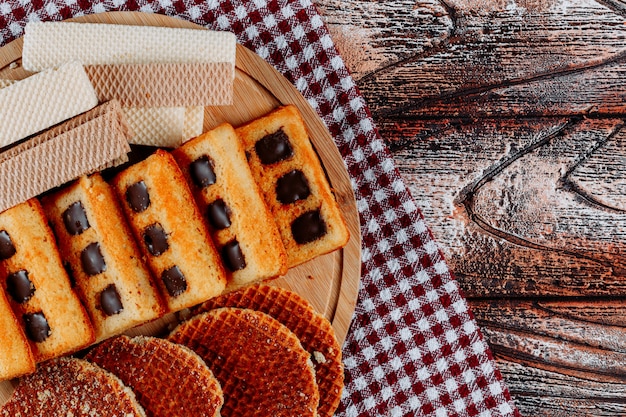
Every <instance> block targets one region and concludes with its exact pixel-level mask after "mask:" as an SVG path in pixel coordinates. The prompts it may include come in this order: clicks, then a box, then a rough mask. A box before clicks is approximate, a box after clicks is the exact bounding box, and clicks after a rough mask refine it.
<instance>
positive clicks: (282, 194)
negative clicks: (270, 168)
mask: <svg viewBox="0 0 626 417" xmlns="http://www.w3.org/2000/svg"><path fill="white" fill-rule="evenodd" d="M309 195H311V190H310V189H309V182H308V181H307V179H306V177H305V176H304V173H303V172H302V171H300V170H298V169H294V170H293V171H290V172H288V173H286V174H285V175H283V176H282V177H280V178H279V179H278V181H277V182H276V198H277V199H278V201H280V202H281V203H283V204H291V203H295V202H296V201H298V200H305V199H306V198H307V197H308V196H309Z"/></svg>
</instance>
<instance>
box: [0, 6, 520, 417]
mask: <svg viewBox="0 0 626 417" xmlns="http://www.w3.org/2000/svg"><path fill="white" fill-rule="evenodd" d="M114 10H116V11H117V10H132V11H143V12H149V13H161V14H165V15H169V16H176V17H179V18H182V19H185V20H189V21H191V22H194V23H197V24H200V25H202V26H205V27H207V28H210V29H216V30H227V31H232V32H234V33H236V34H237V37H238V41H239V42H240V43H241V44H243V45H245V46H246V47H248V48H250V49H252V50H254V51H255V52H256V53H257V54H258V55H260V56H261V57H262V58H264V59H265V60H267V61H268V62H269V63H270V64H272V65H273V66H275V67H276V68H277V69H278V70H279V71H280V72H281V73H283V75H285V77H287V79H289V80H290V81H291V82H293V83H294V85H295V86H296V87H297V88H298V90H300V92H301V93H302V94H303V95H304V96H305V97H306V98H307V99H308V101H309V103H310V104H311V105H312V106H313V108H314V109H315V110H316V111H317V112H318V114H319V115H320V116H321V117H322V119H323V120H324V122H325V123H326V125H327V126H328V129H329V130H330V132H331V134H332V135H333V137H334V139H335V142H336V144H337V146H338V148H339V150H340V152H341V154H342V156H343V158H344V161H345V164H346V167H347V169H348V172H349V174H350V177H351V179H352V186H353V188H354V190H355V194H356V198H357V205H358V210H359V214H360V217H361V233H362V239H363V248H362V253H363V267H362V271H363V275H362V281H361V286H360V291H359V301H358V305H357V309H356V312H355V315H354V318H353V322H352V326H351V330H350V333H349V335H348V338H347V340H346V343H345V345H344V361H345V365H346V388H345V391H344V396H343V400H342V403H341V405H340V409H339V410H338V411H337V416H351V417H356V416H359V417H360V416H420V415H428V416H431V415H432V416H453V415H458V416H516V415H519V413H518V411H517V409H516V408H515V406H514V404H513V402H512V400H511V398H510V395H509V392H508V390H507V388H506V386H505V384H504V383H503V381H502V376H501V374H500V373H499V371H498V370H497V368H496V366H495V362H494V360H493V357H492V355H491V352H490V350H489V348H488V346H487V344H486V343H485V341H484V339H483V338H482V335H481V333H480V330H479V329H478V328H477V326H476V322H475V321H474V319H473V317H472V315H471V312H470V311H469V310H468V306H467V303H466V301H465V299H464V298H463V295H462V293H461V291H460V289H459V287H458V285H457V283H456V281H455V280H454V278H453V276H452V274H451V273H450V271H449V270H448V267H447V265H446V262H445V260H444V259H443V257H442V254H441V252H440V250H439V248H438V247H437V244H436V243H435V241H434V240H433V237H432V235H431V233H430V231H429V229H428V227H427V225H426V223H425V221H424V218H423V217H422V215H421V213H420V211H419V209H418V208H417V206H416V204H415V203H414V201H413V200H412V198H411V196H410V195H409V192H408V189H407V187H406V186H405V184H404V182H403V181H402V179H401V177H400V175H399V173H398V172H397V170H396V168H395V166H394V163H393V160H392V159H391V157H390V155H389V152H388V150H387V148H386V146H385V144H384V142H383V140H382V139H381V137H380V136H379V134H378V132H377V131H376V128H375V126H374V123H373V121H372V118H371V115H370V114H369V111H368V108H367V106H366V103H365V102H364V100H363V98H362V97H361V95H360V94H359V92H358V89H357V87H356V85H355V83H354V81H353V79H352V78H351V77H350V74H349V73H348V70H347V69H346V67H345V65H344V62H343V60H342V58H341V56H340V55H339V53H338V52H337V50H336V49H335V46H334V44H333V41H332V39H331V37H330V35H329V33H328V30H327V28H326V27H325V25H324V22H323V20H322V17H321V16H320V15H319V13H318V12H317V9H316V8H315V6H314V4H312V3H311V1H309V0H298V1H265V0H252V1H240V0H232V1H217V0H209V1H167V0H160V1H132V0H131V1H121V0H113V1H104V2H88V1H84V0H65V1H59V0H57V1H47V2H44V1H32V2H24V1H10V2H3V3H0V28H1V29H0V35H1V36H2V42H3V44H6V43H7V42H9V41H11V40H13V39H15V38H16V37H19V36H21V35H22V34H23V28H24V25H25V23H26V22H27V21H29V20H63V19H67V18H70V17H75V16H79V15H82V14H91V13H100V12H107V11H114Z"/></svg>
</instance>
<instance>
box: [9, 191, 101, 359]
mask: <svg viewBox="0 0 626 417" xmlns="http://www.w3.org/2000/svg"><path fill="white" fill-rule="evenodd" d="M0 231H1V232H0V239H1V240H2V246H3V249H2V252H3V254H2V258H3V259H2V261H0V282H2V286H3V290H5V291H6V294H7V298H8V300H9V302H10V304H11V307H12V309H13V311H14V313H15V316H16V317H17V318H18V321H19V322H20V324H21V325H22V326H23V328H24V332H25V334H26V336H27V338H28V341H29V343H30V346H31V349H32V351H33V353H34V356H35V361H36V362H41V361H44V360H46V359H49V358H52V357H56V356H60V355H63V354H66V353H70V352H74V351H76V350H78V349H81V348H83V347H85V346H87V345H89V344H90V343H92V342H93V340H94V332H93V328H92V325H91V322H90V320H89V316H88V315H87V313H86V311H85V309H84V308H83V306H82V305H81V303H80V301H79V299H78V296H77V295H76V293H74V291H73V290H72V288H71V285H70V280H69V277H68V275H67V273H66V272H65V269H64V268H63V263H62V262H61V258H60V257H59V252H58V249H57V246H56V244H55V239H54V235H53V234H52V230H50V227H49V226H48V222H47V220H46V217H45V215H44V212H43V210H42V208H41V204H40V203H39V201H38V200H36V199H30V200H28V201H26V202H25V203H21V204H19V205H17V206H15V207H12V208H10V209H9V210H6V211H4V212H2V213H0ZM9 255H10V256H9Z"/></svg>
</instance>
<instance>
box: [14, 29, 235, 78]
mask: <svg viewBox="0 0 626 417" xmlns="http://www.w3.org/2000/svg"><path fill="white" fill-rule="evenodd" d="M235 46H236V39H235V35H234V34H233V33H230V32H217V31H209V30H203V29H182V28H166V27H154V26H130V25H115V24H102V23H76V22H29V23H28V24H27V25H26V28H25V35H24V49H23V52H22V65H23V66H24V68H25V69H26V70H28V71H41V70H43V69H45V68H49V67H53V66H55V65H59V64H61V63H64V62H68V61H72V60H78V61H80V62H82V63H83V65H100V64H148V63H152V62H172V63H192V62H228V63H231V64H232V65H234V63H235V49H236V48H235Z"/></svg>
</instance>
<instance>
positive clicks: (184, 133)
mask: <svg viewBox="0 0 626 417" xmlns="http://www.w3.org/2000/svg"><path fill="white" fill-rule="evenodd" d="M122 111H123V113H124V115H125V117H126V121H127V122H128V124H129V126H130V128H131V130H132V131H133V136H132V137H131V138H130V139H129V142H130V143H132V144H133V145H148V146H159V147H164V148H176V147H178V146H179V145H180V144H181V143H182V142H184V141H186V140H187V139H190V138H193V137H196V136H198V135H199V134H201V133H202V126H203V122H204V107H202V106H194V107H124V108H122Z"/></svg>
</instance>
